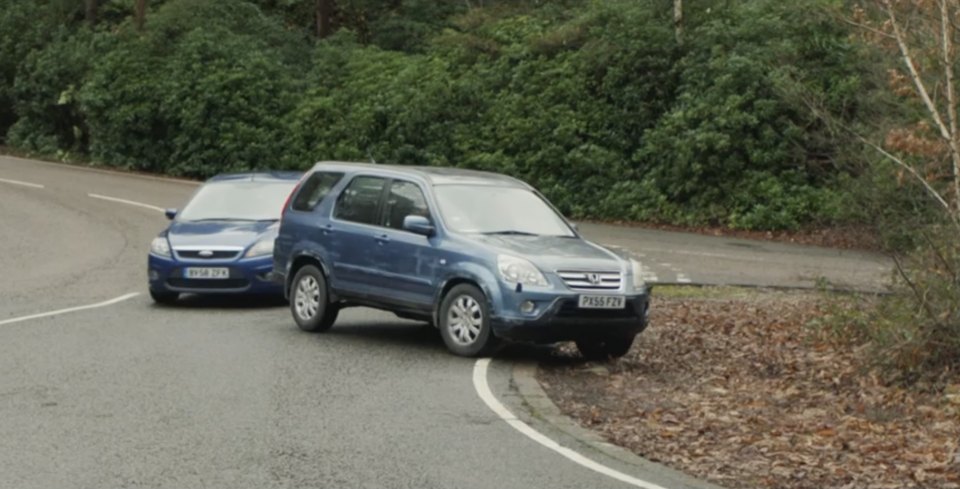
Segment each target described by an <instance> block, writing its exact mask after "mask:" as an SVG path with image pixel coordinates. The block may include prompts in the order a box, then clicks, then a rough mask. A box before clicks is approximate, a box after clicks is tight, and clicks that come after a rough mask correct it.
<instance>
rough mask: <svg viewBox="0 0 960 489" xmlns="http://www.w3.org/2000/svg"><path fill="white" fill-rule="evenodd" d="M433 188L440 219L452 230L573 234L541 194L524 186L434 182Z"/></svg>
mask: <svg viewBox="0 0 960 489" xmlns="http://www.w3.org/2000/svg"><path fill="white" fill-rule="evenodd" d="M434 192H435V193H436V196H437V201H438V204H439V206H440V214H441V216H442V217H443V222H444V223H446V225H447V227H449V228H450V229H451V230H453V231H458V232H461V233H484V234H521V235H522V234H529V235H537V236H574V234H573V231H571V230H570V227H569V226H567V224H566V222H565V221H564V220H563V218H562V217H560V215H559V214H557V212H556V211H554V210H553V208H552V207H550V205H548V204H547V203H546V202H545V201H544V200H543V198H541V197H540V196H539V195H537V194H536V193H534V192H532V191H530V190H528V189H524V188H517V187H493V186H486V185H438V186H436V187H434Z"/></svg>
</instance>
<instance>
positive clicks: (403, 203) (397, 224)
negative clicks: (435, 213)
mask: <svg viewBox="0 0 960 489" xmlns="http://www.w3.org/2000/svg"><path fill="white" fill-rule="evenodd" d="M385 214H386V219H387V222H386V223H385V224H386V225H387V227H391V228H394V229H403V218H405V217H407V216H409V215H416V216H423V217H426V218H427V219H430V208H429V207H427V199H426V198H424V196H423V192H422V191H420V187H418V186H417V185H416V184H415V183H411V182H404V181H401V180H395V181H394V182H393V183H392V184H391V185H390V193H389V195H388V196H387V208H386V212H385Z"/></svg>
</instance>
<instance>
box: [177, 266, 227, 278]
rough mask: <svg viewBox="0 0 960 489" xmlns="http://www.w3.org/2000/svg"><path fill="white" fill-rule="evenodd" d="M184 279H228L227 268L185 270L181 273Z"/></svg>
mask: <svg viewBox="0 0 960 489" xmlns="http://www.w3.org/2000/svg"><path fill="white" fill-rule="evenodd" d="M183 276H184V277H186V278H201V279H211V278H212V279H220V280H222V279H227V278H230V269H229V268H187V269H185V270H184V271H183Z"/></svg>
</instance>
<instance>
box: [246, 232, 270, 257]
mask: <svg viewBox="0 0 960 489" xmlns="http://www.w3.org/2000/svg"><path fill="white" fill-rule="evenodd" d="M274 239H275V238H274V237H273V236H270V237H269V238H263V239H261V240H260V241H257V242H256V243H254V245H253V246H251V247H250V249H249V250H247V254H245V255H243V257H244V258H253V257H255V256H263V255H272V254H273V241H274Z"/></svg>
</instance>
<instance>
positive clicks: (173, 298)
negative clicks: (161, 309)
mask: <svg viewBox="0 0 960 489" xmlns="http://www.w3.org/2000/svg"><path fill="white" fill-rule="evenodd" d="M150 298H151V299H153V302H156V303H157V304H163V305H165V306H169V305H171V304H174V303H176V302H177V299H179V298H180V293H179V292H159V291H156V290H153V289H150Z"/></svg>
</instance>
